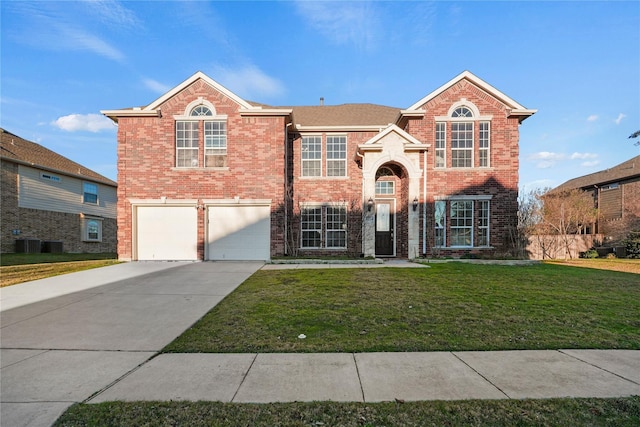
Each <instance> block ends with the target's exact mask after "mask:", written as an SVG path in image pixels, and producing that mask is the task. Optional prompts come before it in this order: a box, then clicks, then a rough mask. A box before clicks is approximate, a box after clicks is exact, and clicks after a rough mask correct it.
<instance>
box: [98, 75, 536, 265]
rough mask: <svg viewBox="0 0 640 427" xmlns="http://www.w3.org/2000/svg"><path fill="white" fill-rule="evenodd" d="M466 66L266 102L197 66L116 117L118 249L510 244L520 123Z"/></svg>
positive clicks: (185, 251) (179, 254)
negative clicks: (327, 101)
mask: <svg viewBox="0 0 640 427" xmlns="http://www.w3.org/2000/svg"><path fill="white" fill-rule="evenodd" d="M535 111H536V110H530V109H527V108H525V107H523V106H522V105H520V104H519V103H517V102H516V101H514V100H513V99H511V98H509V97H508V96H506V95H505V94H503V93H502V92H500V91H498V90H497V89H495V88H494V87H492V86H490V85H489V84H487V83H486V82H484V81H482V80H481V79H479V78H478V77H476V76H474V75H473V74H471V73H470V72H466V71H465V72H463V73H462V74H460V75H458V76H457V77H455V78H454V79H452V80H451V81H449V82H448V83H446V84H444V85H443V86H441V87H440V88H438V89H436V90H435V91H433V92H431V93H430V94H428V95H427V96H425V97H423V98H421V99H420V100H419V101H417V102H416V103H415V104H413V105H411V106H410V107H409V108H407V109H398V108H391V107H386V106H381V105H373V104H343V105H335V106H329V105H324V102H323V100H322V99H321V102H320V105H317V106H298V107H295V106H294V107H272V106H266V105H264V104H257V103H253V102H249V101H246V100H244V99H242V98H240V97H239V96H237V95H235V94H234V93H232V92H230V91H229V90H227V89H226V88H224V87H222V86H221V85H220V84H218V83H217V82H215V81H214V80H212V79H211V78H209V77H208V76H206V75H205V74H203V73H201V72H198V73H196V74H194V75H193V76H191V77H190V78H188V79H187V80H185V81H184V82H182V83H181V84H180V85H178V86H176V87H175V88H173V89H172V90H170V91H169V92H167V93H166V94H164V95H162V96H161V97H160V98H158V99H156V100H155V101H153V102H152V103H151V104H149V105H147V106H145V107H137V108H130V109H121V110H105V111H102V113H103V114H104V115H106V116H108V117H110V118H111V119H113V120H114V121H115V122H117V123H118V171H119V175H118V179H119V183H118V254H119V257H120V258H121V259H123V260H152V259H173V260H198V259H204V260H223V259H231V260H242V259H259V260H268V259H270V258H271V257H275V256H283V255H312V256H313V255H323V256H326V255H340V254H352V255H356V256H357V255H361V256H367V257H369V256H377V257H403V258H415V257H419V256H433V255H451V256H461V255H464V254H468V253H478V254H482V253H487V254H493V253H495V252H500V253H505V252H507V251H508V250H509V248H510V227H514V226H515V223H516V214H517V192H518V139H519V125H520V123H521V122H522V121H523V120H524V119H526V118H527V117H529V116H531V115H532V114H534V113H535Z"/></svg>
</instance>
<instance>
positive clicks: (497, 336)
mask: <svg viewBox="0 0 640 427" xmlns="http://www.w3.org/2000/svg"><path fill="white" fill-rule="evenodd" d="M212 280H215V278H212ZM300 334H304V335H305V336H306V338H303V339H302V338H298V336H299V335H300ZM558 348H596V349H597V348H606V349H622V348H624V349H638V348H640V275H636V274H630V273H619V272H611V271H602V270H594V269H586V268H576V267H564V266H557V265H548V264H538V265H531V266H496V265H473V264H464V263H445V264H433V265H432V267H431V268H425V269H413V268H411V269H408V268H407V269H401V268H384V269H333V270H332V269H325V270H277V271H258V272H257V273H256V274H254V275H253V276H252V277H250V278H249V279H248V280H247V281H246V282H245V283H243V284H242V285H241V286H240V287H239V288H238V289H236V290H235V291H234V292H233V293H232V294H230V295H229V296H227V297H226V298H225V299H224V300H223V301H222V302H221V303H220V304H218V305H217V306H216V307H214V308H213V309H212V310H211V311H210V312H209V313H208V314H207V315H205V316H204V317H203V318H202V319H201V320H200V321H199V322H197V323H196V324H195V325H194V326H193V327H192V328H190V329H189V330H187V331H186V332H185V333H184V334H183V335H182V336H180V337H179V338H177V339H176V340H175V341H174V342H173V343H171V344H169V345H168V346H167V347H166V348H165V349H164V351H165V352H176V353H186V352H196V353H199V352H230V353H236V352H237V353H254V352H258V353H259V352H374V351H463V350H468V351H473V350H524V349H527V350H533V349H558Z"/></svg>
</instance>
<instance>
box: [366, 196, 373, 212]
mask: <svg viewBox="0 0 640 427" xmlns="http://www.w3.org/2000/svg"><path fill="white" fill-rule="evenodd" d="M372 207H373V199H372V198H371V197H369V201H368V202H367V210H368V211H369V212H371V208H372Z"/></svg>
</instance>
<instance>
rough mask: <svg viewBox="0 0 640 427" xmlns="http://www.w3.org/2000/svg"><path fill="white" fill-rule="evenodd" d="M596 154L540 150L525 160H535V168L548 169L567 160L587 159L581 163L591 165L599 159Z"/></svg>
mask: <svg viewBox="0 0 640 427" xmlns="http://www.w3.org/2000/svg"><path fill="white" fill-rule="evenodd" d="M597 158H598V155H597V154H595V153H578V152H574V153H573V154H565V153H554V152H551V151H540V152H538V153H533V154H530V155H529V156H527V160H529V161H532V162H535V163H536V168H538V169H548V168H551V167H553V166H555V165H556V164H557V163H558V162H563V161H567V160H588V161H586V162H583V163H582V166H593V165H595V164H598V163H599V162H600V161H599V160H597Z"/></svg>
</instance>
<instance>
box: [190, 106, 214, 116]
mask: <svg viewBox="0 0 640 427" xmlns="http://www.w3.org/2000/svg"><path fill="white" fill-rule="evenodd" d="M189 115H190V116H198V117H199V116H213V113H212V112H211V109H210V108H209V107H207V106H206V105H198V106H197V107H195V108H194V109H193V110H191V114H189Z"/></svg>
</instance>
